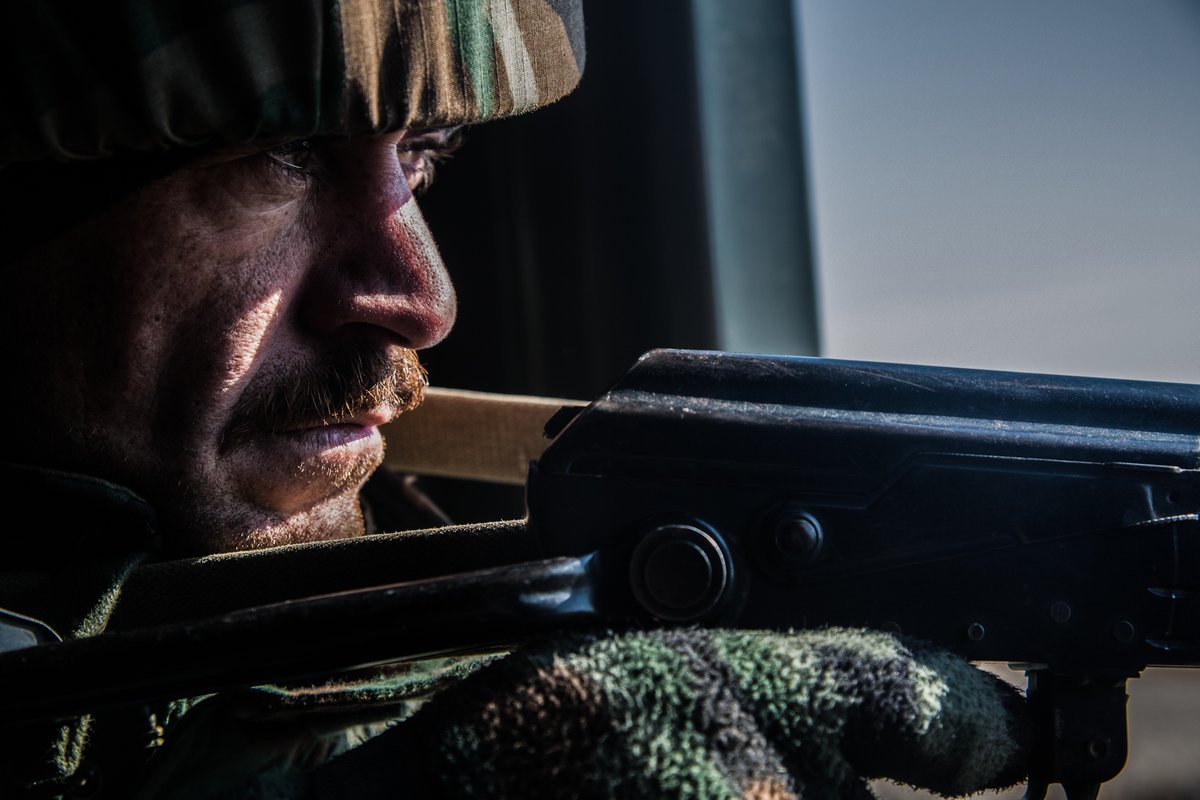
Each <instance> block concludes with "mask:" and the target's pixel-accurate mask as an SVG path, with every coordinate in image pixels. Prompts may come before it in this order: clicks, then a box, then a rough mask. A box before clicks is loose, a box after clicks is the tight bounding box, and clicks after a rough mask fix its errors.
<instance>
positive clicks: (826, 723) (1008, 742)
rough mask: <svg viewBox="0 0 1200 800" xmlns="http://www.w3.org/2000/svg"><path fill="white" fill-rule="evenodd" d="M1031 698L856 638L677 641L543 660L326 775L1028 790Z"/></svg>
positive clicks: (461, 697) (660, 637) (635, 637)
mask: <svg viewBox="0 0 1200 800" xmlns="http://www.w3.org/2000/svg"><path fill="white" fill-rule="evenodd" d="M1022 712H1023V701H1022V700H1021V698H1020V695H1019V694H1018V693H1017V692H1016V691H1015V690H1013V689H1012V688H1011V687H1009V686H1008V685H1006V684H1004V683H1002V682H1000V681H999V680H998V679H995V678H993V677H992V676H991V675H988V674H987V673H983V672H981V671H979V670H976V669H975V668H973V667H971V666H970V665H968V664H966V663H964V662H963V661H961V660H960V659H958V658H956V657H954V656H951V655H949V654H946V653H943V652H936V651H929V650H925V649H921V648H919V647H916V646H911V645H906V644H903V643H901V642H900V641H898V640H897V639H895V638H893V637H891V636H888V635H885V634H880V633H873V632H866V631H853V630H825V631H809V632H803V633H796V634H777V633H766V632H755V631H721V630H718V631H709V630H695V629H690V630H664V631H651V632H636V633H629V634H624V635H617V636H599V635H580V636H572V637H568V638H559V639H555V640H552V641H550V642H546V643H543V644H541V645H539V646H535V647H529V648H527V649H524V650H522V651H520V652H518V653H517V654H515V655H513V656H511V657H509V658H507V659H504V660H502V661H501V662H499V663H497V664H493V665H492V666H490V667H488V668H485V669H483V670H480V671H479V672H477V673H475V674H474V675H471V676H470V677H468V678H467V679H465V680H464V681H463V682H461V683H460V684H458V685H456V686H454V687H453V688H452V689H450V690H448V691H447V692H445V693H443V694H441V695H438V696H437V697H435V698H434V699H433V700H432V701H430V702H429V703H428V704H427V705H426V706H424V707H423V708H422V709H421V711H419V712H418V713H417V714H416V715H415V716H414V717H413V718H412V719H410V720H409V721H407V722H405V723H403V724H402V725H400V726H398V727H397V728H395V729H393V730H391V731H389V732H387V733H385V734H383V735H382V736H380V737H378V738H376V739H374V740H372V741H371V742H368V743H367V744H365V745H364V746H362V747H360V748H358V749H356V750H353V751H351V752H349V753H347V754H346V755H344V756H342V757H340V758H338V759H336V760H335V761H333V762H331V763H330V764H328V765H326V766H325V767H323V768H320V769H318V770H317V771H316V772H315V773H313V774H312V776H311V777H312V779H313V783H312V784H311V785H310V787H309V789H310V791H312V792H313V796H315V797H316V798H319V799H320V800H334V798H349V797H356V798H360V797H369V798H384V797H397V798H399V797H428V796H434V797H489V798H530V797H539V798H541V797H546V798H551V797H562V798H617V797H637V798H681V799H682V798H780V799H781V800H782V798H792V797H796V798H801V797H802V798H807V799H808V800H812V799H813V798H858V797H871V793H870V790H869V789H868V788H867V785H866V783H865V779H866V778H872V777H889V778H892V779H894V780H899V781H901V782H904V783H910V784H914V785H918V786H923V787H926V788H929V789H932V790H933V791H935V792H938V793H942V794H948V795H957V794H966V793H970V792H975V791H978V790H981V789H984V788H988V787H1002V786H1007V785H1011V784H1013V783H1015V782H1016V781H1018V780H1020V779H1021V778H1022V776H1023V775H1024V772H1025V759H1024V748H1023V742H1024V739H1025V736H1024V733H1023V721H1022Z"/></svg>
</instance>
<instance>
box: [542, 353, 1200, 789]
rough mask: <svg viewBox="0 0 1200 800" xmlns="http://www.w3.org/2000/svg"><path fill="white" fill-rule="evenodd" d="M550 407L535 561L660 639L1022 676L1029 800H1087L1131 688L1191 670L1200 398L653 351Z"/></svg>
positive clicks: (979, 375) (1120, 726)
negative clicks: (599, 573) (880, 656)
mask: <svg viewBox="0 0 1200 800" xmlns="http://www.w3.org/2000/svg"><path fill="white" fill-rule="evenodd" d="M567 413H569V412H564V417H563V418H560V419H558V420H555V421H552V424H553V425H554V426H555V427H557V428H560V430H553V431H551V433H555V434H556V436H555V440H554V442H553V444H552V445H551V446H550V447H549V448H548V449H547V451H546V452H545V454H544V455H543V456H542V458H541V459H540V460H539V461H538V462H537V463H536V464H534V465H533V467H532V469H531V472H530V477H529V510H530V526H531V528H532V529H533V531H534V532H535V534H536V535H537V536H538V537H539V540H540V542H541V544H542V547H543V548H544V550H545V551H546V552H548V553H554V554H564V553H565V554H576V553H587V552H591V551H596V550H600V551H601V552H602V554H604V555H605V556H606V557H608V558H611V559H612V560H613V561H614V562H616V564H617V565H618V566H616V567H614V568H613V569H611V570H610V572H611V573H612V576H613V578H614V579H617V573H618V572H623V575H621V576H620V577H621V578H624V579H626V580H627V581H628V583H629V586H630V587H631V588H632V593H633V595H634V596H635V597H636V599H637V601H638V605H640V606H641V607H642V608H643V609H644V611H645V612H646V613H648V614H650V615H652V616H654V617H657V618H659V619H662V620H671V621H678V622H704V623H706V624H712V625H717V626H721V625H725V626H735V627H769V628H790V627H810V626H825V625H841V626H865V627H872V628H880V629H884V630H891V631H894V632H898V633H904V634H906V635H911V636H915V637H919V638H921V639H925V640H928V641H930V642H933V643H936V644H939V645H942V646H944V647H947V648H950V649H951V650H954V651H956V652H958V653H960V654H961V655H963V656H964V657H966V658H968V659H971V660H977V661H1002V662H1009V663H1014V664H1015V663H1019V664H1020V665H1021V667H1022V668H1023V669H1025V670H1027V672H1028V674H1029V677H1030V685H1029V700H1030V703H1031V705H1032V707H1033V711H1034V713H1035V714H1036V715H1038V716H1039V717H1040V718H1041V722H1040V723H1039V725H1038V727H1039V735H1040V736H1042V737H1043V739H1044V741H1042V742H1041V743H1040V744H1039V746H1038V747H1036V748H1035V753H1037V754H1039V756H1038V757H1039V758H1040V760H1039V761H1037V762H1036V763H1035V764H1034V765H1033V774H1032V776H1031V786H1030V793H1029V795H1028V796H1029V797H1041V796H1042V795H1043V794H1044V792H1045V789H1046V786H1047V784H1049V783H1053V782H1060V783H1063V784H1064V787H1065V788H1066V789H1067V791H1068V794H1069V796H1070V797H1071V798H1072V800H1075V798H1077V797H1094V796H1095V795H1096V792H1097V791H1098V788H1099V785H1100V783H1102V782H1103V781H1106V780H1108V779H1110V778H1112V777H1113V776H1115V775H1116V774H1117V773H1118V772H1119V771H1120V770H1121V768H1122V767H1123V765H1124V762H1125V755H1126V724H1125V701H1126V695H1125V679H1126V678H1129V677H1133V676H1136V675H1137V674H1138V673H1139V672H1140V671H1141V670H1142V669H1144V668H1145V667H1147V666H1154V665H1157V666H1196V665H1200V522H1198V520H1200V517H1198V512H1200V387H1197V386H1190V385H1178V384H1166V383H1151V382H1137V381H1121V380H1105V379H1094V378H1074V377H1061V376H1047V375H1033V374H1018V373H1003V372H988V371H978V370H964V369H947V368H935V367H919V366H905V365H895V364H876V363H863V362H852V361H836V360H827V359H815V358H786V357H763V356H749V355H728V354H719V353H708V352H690V351H672V350H660V351H654V352H651V353H649V354H647V355H646V356H644V357H643V358H642V359H641V360H640V361H639V362H638V363H637V365H636V366H635V367H634V368H633V370H631V371H630V372H629V373H628V374H627V375H626V376H625V377H624V378H623V379H622V380H621V382H620V383H618V384H617V385H616V386H615V387H614V388H613V389H612V390H611V391H609V392H608V393H607V394H605V395H604V396H603V397H602V398H600V399H599V400H598V401H596V402H595V403H593V404H592V405H590V406H588V407H587V408H586V409H585V410H584V411H582V412H580V413H578V415H577V416H574V417H573V418H567V417H566V416H565V414H567ZM621 567H623V568H624V569H621ZM614 591H615V589H614Z"/></svg>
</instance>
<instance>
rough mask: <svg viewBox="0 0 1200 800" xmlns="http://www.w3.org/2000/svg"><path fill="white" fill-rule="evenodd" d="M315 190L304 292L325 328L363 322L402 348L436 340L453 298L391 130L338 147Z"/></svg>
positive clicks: (312, 322)
mask: <svg viewBox="0 0 1200 800" xmlns="http://www.w3.org/2000/svg"><path fill="white" fill-rule="evenodd" d="M331 161H332V162H333V163H331V165H330V168H329V177H328V178H327V180H326V182H325V184H324V185H322V186H320V187H319V188H318V189H317V190H316V191H317V193H318V199H317V201H316V205H317V211H316V213H315V215H314V221H315V225H316V226H317V230H315V231H314V233H313V235H314V236H316V237H317V238H318V239H319V240H320V241H322V242H323V243H324V246H323V247H321V248H319V250H318V252H319V253H320V255H319V256H318V259H319V260H318V261H317V263H316V264H315V265H314V269H313V274H312V275H311V276H310V279H309V280H308V281H307V282H306V285H305V286H304V288H303V290H302V291H303V297H302V299H301V308H302V314H303V315H304V319H305V323H306V324H307V325H308V326H309V327H310V328H311V329H313V330H314V331H316V332H318V333H321V334H331V333H334V332H336V331H338V330H339V329H342V328H344V327H346V326H351V325H358V326H368V327H370V328H373V329H376V330H381V331H384V332H386V334H387V335H388V338H389V339H391V340H392V341H394V342H396V343H398V344H401V345H403V346H405V347H410V348H413V349H421V348H424V347H431V346H432V345H435V344H437V343H438V342H440V341H441V340H442V339H443V338H445V336H446V334H448V333H449V332H450V328H451V326H452V325H453V324H454V316H455V310H456V305H455V297H454V288H453V286H452V285H451V283H450V275H449V274H448V273H447V271H446V267H445V265H444V264H443V263H442V258H441V255H440V254H439V253H438V249H437V245H436V244H435V243H434V241H433V235H432V234H431V233H430V230H429V226H428V225H427V224H426V223H425V218H424V217H423V216H422V214H421V211H420V209H419V208H418V207H417V202H416V200H415V199H414V198H413V194H412V191H411V190H410V189H409V187H408V179H407V177H406V175H405V174H404V170H403V168H402V166H401V164H400V161H399V160H398V158H397V153H396V141H395V140H394V138H392V137H370V138H366V139H363V140H361V141H352V142H349V143H346V144H343V145H341V146H339V148H338V152H337V154H336V158H335V159H331Z"/></svg>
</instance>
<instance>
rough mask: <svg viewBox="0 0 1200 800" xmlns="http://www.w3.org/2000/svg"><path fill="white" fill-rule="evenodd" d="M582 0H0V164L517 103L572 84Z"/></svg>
mask: <svg viewBox="0 0 1200 800" xmlns="http://www.w3.org/2000/svg"><path fill="white" fill-rule="evenodd" d="M580 3H581V0H110V1H108V2H103V3H75V2H70V0H41V1H40V2H29V3H9V4H6V5H5V9H4V11H3V12H0V14H2V16H0V20H2V21H0V66H2V67H3V72H2V73H0V163H3V162H15V161H30V160H37V159H42V158H47V157H50V158H55V159H60V160H72V159H84V158H98V157H106V156H110V155H114V154H121V153H126V152H153V151H162V150H166V149H170V148H175V147H181V146H184V147H186V146H198V145H209V144H232V143H241V142H247V141H253V140H272V139H289V138H299V137H306V136H313V135H325V134H329V135H338V134H358V133H372V132H382V131H391V130H399V129H402V128H433V127H443V126H449V125H459V124H466V123H472V122H479V121H482V120H488V119H494V118H497V117H504V116H509V115H513V114H520V113H522V112H525V111H529V110H531V109H534V108H537V107H539V106H542V105H546V104H547V103H550V102H553V101H554V100H557V99H558V98H560V97H562V96H563V95H565V94H566V93H567V92H569V91H571V89H573V88H574V87H575V85H576V84H577V83H578V82H579V79H580V75H581V73H582V70H583V64H584V49H583V19H582V12H581V9H580Z"/></svg>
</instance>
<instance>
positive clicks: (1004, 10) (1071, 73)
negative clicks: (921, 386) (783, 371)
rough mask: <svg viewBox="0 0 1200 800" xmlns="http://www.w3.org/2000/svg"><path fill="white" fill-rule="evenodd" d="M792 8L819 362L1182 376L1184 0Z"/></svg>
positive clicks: (1187, 325)
mask: <svg viewBox="0 0 1200 800" xmlns="http://www.w3.org/2000/svg"><path fill="white" fill-rule="evenodd" d="M796 2H798V3H799V6H800V10H801V13H800V15H799V18H800V25H801V29H802V43H803V55H804V65H803V68H804V83H805V90H806V98H805V100H806V111H807V135H808V147H809V162H810V176H809V177H810V184H811V185H810V191H811V195H812V199H813V205H814V211H815V238H816V247H817V269H818V283H819V291H820V297H821V305H822V308H821V314H822V326H823V328H822V335H823V339H824V349H823V353H822V354H823V355H827V356H832V357H839V358H862V359H872V360H882V361H902V362H913V363H935V364H946V365H954V366H973V367H984V368H993V369H1017V370H1028V371H1040V372H1061V373H1073V374H1090V375H1109V376H1117V377H1130V378H1148V379H1157V380H1177V381H1186V382H1195V383H1200V313H1198V311H1200V2H1197V1H1196V0H1053V2H1046V1H1045V0H1004V2H982V1H976V0H903V1H902V2H901V1H899V0H897V1H895V2H885V1H884V0H796Z"/></svg>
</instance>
